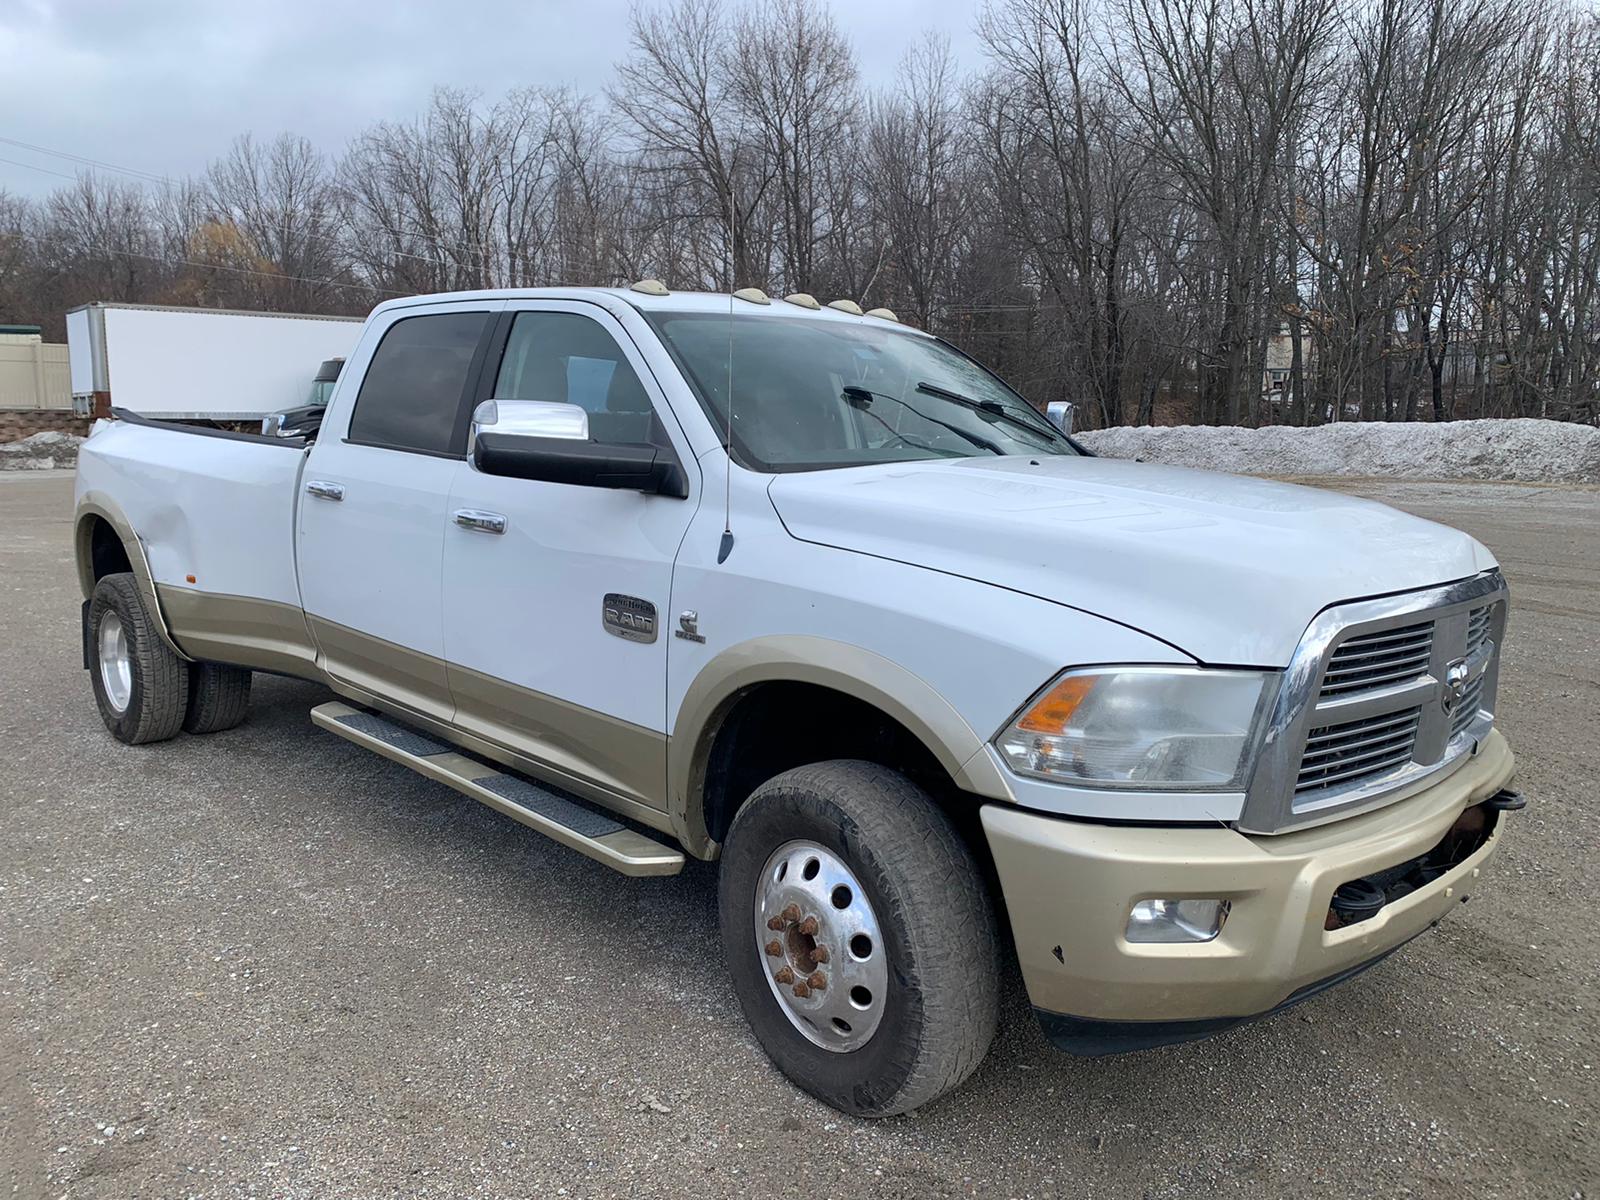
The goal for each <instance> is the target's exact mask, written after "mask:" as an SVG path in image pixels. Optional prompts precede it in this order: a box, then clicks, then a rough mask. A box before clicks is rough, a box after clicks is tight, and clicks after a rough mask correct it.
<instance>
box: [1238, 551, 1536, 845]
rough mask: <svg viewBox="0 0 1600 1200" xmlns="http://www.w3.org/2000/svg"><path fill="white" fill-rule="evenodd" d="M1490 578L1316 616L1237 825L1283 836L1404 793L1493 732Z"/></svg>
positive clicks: (1290, 672) (1494, 579)
mask: <svg viewBox="0 0 1600 1200" xmlns="http://www.w3.org/2000/svg"><path fill="white" fill-rule="evenodd" d="M1505 597H1506V589H1505V582H1504V580H1502V579H1501V577H1500V573H1499V572H1498V571H1487V572H1485V573H1483V574H1481V575H1477V576H1474V577H1473V578H1471V579H1464V580H1461V581H1459V582H1457V583H1450V584H1443V585H1441V586H1439V587H1436V588H1428V589H1426V590H1424V591H1418V592H1405V593H1399V594H1396V595H1392V596H1384V597H1380V598H1378V599H1375V600H1358V601H1352V602H1349V603H1346V604H1339V605H1335V606H1333V607H1331V608H1328V609H1325V610H1323V611H1322V612H1321V613H1319V614H1318V615H1317V617H1316V618H1315V619H1314V620H1313V621H1312V622H1311V625H1310V627H1309V628H1308V629H1307V630H1306V632H1305V635H1304V637H1303V638H1302V639H1301V642H1300V645H1299V647H1298V648H1297V649H1296V650H1295V653H1294V656H1293V657H1292V658H1291V660H1290V662H1289V665H1288V667H1287V668H1286V669H1285V671H1284V676H1283V683H1282V685H1281V687H1280V689H1279V694H1278V698H1277V701H1276V703H1275V707H1274V711H1273V716H1272V719H1271V721H1270V722H1269V724H1268V729H1267V733H1266V735H1265V737H1264V740H1263V747H1262V751H1261V754H1260V756H1259V759H1258V761H1257V765H1256V770H1255V773H1254V774H1253V776H1252V777H1251V781H1250V785H1249V788H1248V790H1247V793H1246V796H1245V804H1244V809H1243V812H1242V814H1241V816H1240V819H1239V827H1240V828H1242V829H1244V830H1246V831H1248V832H1251V833H1281V832H1285V831H1287V830H1291V829H1298V828H1301V827H1304V826H1306V825H1314V824H1319V823H1321V822H1323V821H1327V820H1331V819H1333V818H1335V817H1339V816H1345V815H1349V814H1353V813H1357V812H1365V811H1367V810H1368V809H1372V808H1376V807H1378V806H1380V805H1383V804H1387V803H1390V802H1391V801H1393V800H1397V799H1399V798H1401V797H1402V796H1406V795H1410V794H1411V792H1413V791H1415V790H1416V788H1417V787H1420V786H1422V785H1423V784H1424V783H1426V782H1427V781H1428V780H1430V779H1433V778H1436V777H1438V776H1440V775H1442V774H1443V773H1445V772H1447V771H1449V770H1450V769H1452V768H1453V767H1455V766H1456V765H1459V764H1460V763H1461V762H1464V761H1465V760H1466V759H1467V757H1468V756H1469V755H1470V754H1471V753H1473V752H1474V751H1475V749H1476V747H1477V746H1478V744H1479V743H1480V742H1481V740H1482V739H1483V738H1484V737H1486V736H1487V735H1488V733H1489V731H1490V729H1491V728H1492V727H1493V723H1494V716H1493V714H1494V707H1495V693H1496V690H1497V679H1498V676H1499V647H1500V643H1501V641H1502V640H1503V638H1504V635H1505V611H1506V605H1505Z"/></svg>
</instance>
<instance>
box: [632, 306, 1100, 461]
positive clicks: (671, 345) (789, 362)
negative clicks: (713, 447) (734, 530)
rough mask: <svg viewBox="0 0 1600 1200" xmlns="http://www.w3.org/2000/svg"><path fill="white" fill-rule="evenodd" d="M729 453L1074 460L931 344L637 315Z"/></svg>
mask: <svg viewBox="0 0 1600 1200" xmlns="http://www.w3.org/2000/svg"><path fill="white" fill-rule="evenodd" d="M646 315H647V319H648V320H649V321H650V324H651V325H652V326H653V327H654V328H655V330H656V333H657V334H659V335H660V337H661V340H662V341H663V342H665V343H666V345H667V349H668V350H669V351H670V352H671V353H672V355H673V357H674V358H675V359H676V360H677V363H678V365H679V366H680V367H681V368H682V369H683V372H684V374H685V375H686V376H687V377H688V380H689V383H690V385H691V386H692V387H693V388H694V389H695V392H696V393H697V394H698V396H699V398H700V403H701V406H702V407H703V408H704V409H705V410H706V413H707V415H708V416H709V417H710V418H711V420H712V423H713V424H714V425H715V426H716V427H717V430H718V432H722V431H724V430H726V429H727V427H728V348H729V343H730V340H731V343H732V347H733V396H734V402H733V437H732V441H733V456H734V460H735V461H736V462H738V463H739V464H740V465H741V466H745V467H750V468H753V469H755V470H759V471H814V470H821V469H824V468H827V467H853V466H862V465H865V464H868V463H887V462H910V461H913V460H916V459H926V458H974V457H987V456H990V455H1004V454H1027V455H1034V456H1037V455H1041V454H1076V453H1077V451H1076V450H1074V449H1073V447H1072V443H1071V442H1070V441H1068V440H1067V438H1066V437H1065V436H1064V435H1063V434H1061V433H1060V432H1059V431H1058V430H1057V429H1056V428H1055V427H1054V426H1053V425H1051V424H1050V423H1049V422H1048V421H1047V420H1045V419H1044V417H1042V416H1041V415H1040V414H1039V412H1038V411H1037V410H1036V409H1035V408H1034V407H1033V406H1032V405H1030V404H1029V403H1028V402H1027V401H1026V400H1024V399H1023V398H1022V397H1021V396H1019V395H1017V394H1016V393H1015V392H1013V391H1012V390H1011V389H1010V388H1008V387H1006V385H1005V384H1003V383H1001V382H1000V380H999V379H997V378H996V377H995V376H993V375H991V374H990V373H989V372H988V371H986V370H985V369H984V368H983V367H981V366H979V365H978V364H977V363H975V362H973V361H972V360H971V359H970V358H967V357H966V356H965V355H963V354H961V353H960V352H959V351H957V350H955V349H953V348H952V347H950V346H947V345H945V344H944V343H943V342H939V341H935V340H934V339H933V338H928V337H922V336H919V335H917V334H913V333H907V332H904V331H902V330H897V329H894V328H893V327H890V326H880V325H878V324H877V323H873V324H858V323H856V322H845V321H818V320H814V319H807V318H804V317H779V316H767V315H760V316H756V315H751V314H744V315H734V316H731V317H730V316H729V315H727V314H725V313H704V312H697V313H672V312H657V313H649V314H646Z"/></svg>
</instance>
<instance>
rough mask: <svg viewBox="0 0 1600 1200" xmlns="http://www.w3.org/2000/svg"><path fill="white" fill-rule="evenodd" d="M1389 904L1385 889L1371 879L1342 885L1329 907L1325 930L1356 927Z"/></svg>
mask: <svg viewBox="0 0 1600 1200" xmlns="http://www.w3.org/2000/svg"><path fill="white" fill-rule="evenodd" d="M1388 902H1389V898H1388V896H1386V895H1384V892H1383V889H1382V888H1380V887H1379V886H1378V885H1377V884H1375V883H1373V882H1372V881H1371V880H1370V879H1352V880H1350V881H1349V882H1348V883H1341V884H1340V885H1339V886H1338V887H1337V888H1336V889H1334V893H1333V903H1332V904H1330V905H1329V906H1328V907H1329V909H1330V912H1329V920H1328V921H1327V922H1325V923H1324V924H1323V928H1325V929H1328V928H1332V929H1337V928H1339V927H1340V926H1342V925H1354V924H1355V923H1356V922H1358V921H1365V920H1368V919H1369V918H1371V917H1375V916H1377V915H1378V910H1379V909H1380V908H1382V907H1383V906H1384V905H1385V904H1387V903H1388Z"/></svg>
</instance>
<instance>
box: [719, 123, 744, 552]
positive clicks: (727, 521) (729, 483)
mask: <svg viewBox="0 0 1600 1200" xmlns="http://www.w3.org/2000/svg"><path fill="white" fill-rule="evenodd" d="M738 161H739V156H738V151H735V152H734V164H735V166H736V167H737V165H738ZM737 177H738V175H737V172H736V171H735V172H732V173H730V176H729V180H728V242H727V246H726V247H725V248H724V251H723V255H724V258H723V261H724V263H725V264H726V279H727V284H728V420H727V430H726V436H725V438H724V441H723V445H722V449H723V457H724V458H725V459H726V460H727V461H726V463H725V465H724V467H723V470H724V471H725V472H726V473H725V474H724V475H723V477H722V544H721V545H720V546H718V547H717V565H718V566H720V565H721V564H723V563H725V562H727V561H728V555H730V554H732V553H733V290H734V289H733V181H734V180H735V179H736V178H737Z"/></svg>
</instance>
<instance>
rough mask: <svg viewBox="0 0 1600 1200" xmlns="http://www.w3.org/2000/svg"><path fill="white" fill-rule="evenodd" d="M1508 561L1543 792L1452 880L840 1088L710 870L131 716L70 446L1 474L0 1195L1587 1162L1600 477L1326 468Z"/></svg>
mask: <svg viewBox="0 0 1600 1200" xmlns="http://www.w3.org/2000/svg"><path fill="white" fill-rule="evenodd" d="M1340 486H1343V487H1346V488H1348V489H1350V490H1353V491H1359V492H1362V493H1364V494H1370V495H1374V496H1377V497H1379V498H1382V499H1385V500H1388V501H1390V502H1391V503H1395V504H1398V505H1399V506H1400V507H1402V508H1406V509H1410V510H1412V511H1415V512H1419V513H1422V514H1424V515H1427V516H1432V517H1438V518H1440V519H1444V520H1449V521H1451V522H1452V523H1454V524H1458V525H1460V526H1462V527H1463V528H1465V529H1468V530H1470V531H1471V532H1473V533H1474V534H1476V535H1478V536H1479V537H1481V538H1482V539H1483V540H1484V541H1486V542H1487V543H1488V544H1489V545H1490V546H1491V547H1493V548H1494V549H1495V550H1496V551H1497V552H1498V553H1499V554H1500V555H1501V556H1502V558H1503V560H1504V562H1505V563H1506V566H1507V570H1508V573H1509V574H1510V577H1511V580H1512V585H1513V589H1514V598H1513V628H1512V636H1511V641H1510V645H1509V647H1508V650H1507V657H1506V661H1505V670H1504V673H1503V680H1504V681H1503V685H1502V686H1503V692H1504V695H1503V700H1504V709H1505V716H1504V719H1503V727H1504V728H1505V730H1506V732H1507V734H1508V736H1509V737H1510V738H1511V740H1512V743H1513V744H1514V745H1515V747H1516V748H1517V750H1518V751H1519V754H1520V758H1521V769H1520V786H1522V787H1523V788H1524V789H1526V791H1527V792H1528V793H1529V794H1530V796H1531V804H1530V807H1529V808H1528V810H1527V811H1526V812H1524V813H1522V814H1520V815H1519V816H1517V817H1515V818H1513V821H1512V825H1511V829H1510V833H1509V836H1508V837H1507V840H1506V845H1505V848H1504V850H1503V851H1502V853H1501V856H1500V858H1499V859H1498V861H1497V865H1496V869H1495V870H1494V871H1493V873H1492V875H1493V877H1492V879H1490V880H1489V881H1488V883H1487V884H1486V886H1485V887H1484V888H1483V890H1482V891H1481V892H1480V893H1479V894H1478V895H1477V896H1476V897H1475V898H1474V901H1473V903H1472V904H1471V905H1469V906H1467V907H1466V908H1464V909H1461V910H1459V911H1458V912H1457V913H1456V914H1454V915H1453V916H1452V917H1451V918H1450V919H1449V920H1447V921H1446V922H1445V923H1444V924H1443V925H1441V926H1440V927H1439V928H1438V929H1436V930H1435V931H1433V932H1432V933H1430V934H1428V935H1425V936H1424V937H1422V938H1420V939H1418V940H1417V941H1416V942H1414V943H1413V944H1412V945H1411V946H1410V947H1408V948H1407V949H1406V950H1404V951H1403V952H1401V953H1400V954H1398V955H1396V956H1395V957H1393V958H1391V959H1389V960H1388V961H1387V962H1385V963H1384V964H1382V965H1380V966H1379V967H1377V968H1375V969H1374V970H1372V971H1369V972H1368V973H1367V974H1365V975H1363V976H1361V977H1360V978H1358V979H1356V980H1354V981H1352V982H1350V983H1348V984H1346V985H1344V986H1343V987H1341V988H1339V989H1337V990H1335V991H1333V992H1331V993H1329V994H1327V995H1325V996H1323V997H1320V998H1318V999H1317V1000H1315V1001H1313V1002H1311V1003H1309V1004H1307V1005H1304V1006H1302V1007H1301V1008H1300V1009H1297V1010H1296V1011H1294V1012H1292V1013H1288V1014H1285V1015H1283V1016H1281V1017H1279V1018H1275V1019H1272V1020H1269V1021H1264V1022H1260V1023H1258V1024H1256V1025H1253V1026H1250V1027H1247V1028H1244V1029H1240V1030H1236V1031H1234V1032H1231V1033H1228V1034H1226V1035H1223V1036H1221V1037H1218V1038H1215V1039H1213V1040H1211V1041H1209V1042H1203V1043H1198V1044H1193V1045H1188V1046H1182V1047H1174V1048H1171V1049H1166V1050H1159V1051H1151V1052H1147V1053H1144V1054H1139V1055H1134V1056H1130V1057H1124V1058H1120V1059H1101V1060H1074V1059H1069V1058H1066V1057H1063V1056H1061V1055H1058V1054H1057V1053H1056V1052H1054V1051H1053V1050H1051V1049H1050V1048H1049V1046H1048V1045H1047V1044H1046V1043H1045V1042H1044V1040H1043V1038H1042V1037H1041V1036H1040V1034H1039V1033H1038V1031H1037V1029H1036V1028H1035V1026H1034V1024H1033V1022H1032V1020H1031V1018H1030V1015H1029V1013H1028V1011H1027V1008H1026V1005H1025V1002H1024V999H1023V997H1022V995H1021V993H1020V988H1019V986H1018V985H1017V984H1016V983H1015V982H1014V981H1013V982H1012V983H1011V984H1010V985H1009V987H1008V990H1007V992H1006V1002H1005V1011H1004V1013H1003V1015H1002V1027H1001V1033H1000V1037H999V1039H998V1040H997V1042H996V1045H995V1047H994V1050H993V1052H992V1053H991V1054H990V1056H989V1058H988V1060H987V1061H986V1063H985V1064H984V1065H983V1067H982V1068H981V1069H980V1070H979V1072H978V1074H977V1075H976V1076H975V1077H974V1078H973V1079H972V1080H971V1081H970V1082H969V1083H968V1084H967V1086H966V1087H965V1088H963V1089H962V1090H960V1091H959V1092H957V1093H956V1094H955V1095H953V1096H951V1097H949V1098H947V1099H945V1100H943V1101H941V1102H939V1103H937V1104H935V1105H932V1106H930V1107H928V1108H926V1109H923V1110H922V1111H921V1112H919V1113H916V1114H913V1115H911V1116H907V1117H901V1118H895V1119H892V1120H888V1121H882V1122H877V1123H866V1122H858V1121H854V1120H851V1119H849V1118H845V1117H842V1116H840V1115H839V1114H837V1113H835V1112H833V1111H831V1110H829V1109H826V1108H824V1107H822V1106H820V1105H818V1104H816V1103H815V1102H813V1101H811V1100H810V1099H809V1098H807V1097H806V1096H804V1095H802V1094H801V1093H799V1092H797V1091H795V1090H794V1089H793V1088H791V1087H790V1086H789V1085H788V1084H787V1082H786V1081H785V1080H784V1079H783V1078H782V1077H781V1076H780V1075H778V1073H777V1072H776V1071H775V1070H774V1069H773V1068H772V1067H770V1066H769V1065H768V1064H767V1061H766V1059H765V1058H764V1056H763V1055H762V1053H761V1051H760V1049H759V1048H758V1047H757V1046H756V1044H755V1042H754V1040H753V1039H752V1038H751V1036H750V1033H749V1031H748V1030H747V1029H746V1027H745V1024H744V1022H743V1019H742V1018H741V1016H740V1014H739V1011H738V1007H737V1005H736V1003H735V1001H734V997H733V995H732V993H731V992H730V990H729V985H728V983H727V981H726V978H725V976H724V973H723V967H722V962H721V955H720V952H719V950H718V948H717V945H716V936H715V915H714V894H715V876H714V873H713V872H712V871H711V870H709V869H707V868H704V867H694V868H691V870H690V871H688V872H687V873H686V874H684V875H683V876H680V877H678V878H676V879H669V880H659V881H631V880H627V879H624V878H622V877H620V876H617V875H614V874H612V873H610V872H608V871H607V870H606V869H605V868H603V867H600V866H598V865H597V864H595V863H592V862H589V861H588V860H586V859H584V858H581V857H579V856H578V855H576V854H572V853H570V852H567V851H565V850H563V849H561V848H560V847H558V846H556V845H555V844H553V843H551V842H547V841H545V840H543V839H541V838H539V837H538V836H537V835H535V834H533V833H532V832H530V831H529V830H526V829H524V828H523V827H521V826H519V825H516V824H514V823H513V822H511V821H509V820H506V819H503V818H501V817H499V816H496V815H495V814H493V813H492V812H490V811H489V810H487V809H484V808H481V807H479V806H478V805H475V804H473V803H472V802H470V801H467V800H465V799H462V798H460V797H458V796H457V795H456V794H455V793H454V792H451V791H449V790H447V789H446V788H444V787H442V786H439V785H435V784H431V783H429V782H426V781H424V780H421V779H419V778H418V777H416V776H414V775H412V774H410V773H409V772H407V771H406V770H404V769H403V768H401V767H399V766H396V765H394V764H391V763H388V762H386V761H385V760H383V759H381V758H378V757H377V756H375V755H369V754H366V753H364V752H362V751H361V750H359V749H357V748H356V747H354V746H351V745H350V744H348V743H346V742H343V741H341V740H339V739H337V738H334V737H333V736H331V735H328V734H326V733H323V732H321V731H319V730H317V729H315V728H314V727H313V726H312V725H311V723H310V721H309V719H308V717H307V711H308V710H309V709H310V708H311V707H312V706H313V705H314V704H316V703H319V702H320V701H321V700H323V699H325V698H327V696H326V693H324V692H323V691H321V690H320V689H318V688H316V687H314V686H311V685H308V684H302V683H296V682H292V681H288V680H283V679H277V678H270V677H263V676H258V677H257V680H258V683H257V690H256V698H255V704H254V707H253V710H252V715H251V719H250V720H249V722H248V723H247V724H245V725H244V726H242V727H241V728H239V729H237V730H234V731H231V732H228V733H223V734H217V735H214V736H212V737H209V738H197V737H184V738H181V739H180V740H178V741H176V742H172V743H168V744H166V745H162V746H153V747H148V748H143V749H130V748H127V747H123V746H120V745H117V744H116V743H114V742H113V741H112V740H111V738H110V737H109V736H108V735H107V734H106V733H105V732H104V730H103V729H102V727H101V725H100V722H99V719H98V717H97V716H96V714H95V710H94V704H93V701H92V699H91V697H90V691H89V685H88V682H87V680H86V679H85V677H84V675H83V672H82V671H81V670H80V669H79V650H78V637H77V605H78V595H77V589H76V586H75V583H74V579H73V572H72V566H71V549H70V544H69V503H70V488H71V480H70V477H68V476H66V475H64V474H62V473H57V472H47V473H29V474H26V475H14V476H9V477H5V478H0V581H3V586H4V588H5V591H6V592H7V596H6V602H5V604H4V606H3V608H0V647H3V648H0V696H3V697H4V700H5V703H4V706H3V709H0V739H3V744H4V745H5V746H6V747H7V750H8V753H9V761H10V764H11V766H10V769H9V770H8V771H7V772H6V774H5V776H4V779H3V781H0V823H3V828H4V830H5V834H4V836H3V837H0V1196H5V1195H14V1196H23V1197H33V1196H48V1197H58V1196H65V1197H102V1196H103V1197H136V1196H137V1197H176V1196H206V1197H231V1196H250V1195H255V1196H278V1197H318V1198H321V1197H347V1196H348V1197H376V1196H436V1197H466V1196H535V1195H537V1196H549V1195H561V1194H566V1195H573V1196H579V1195H606V1196H623V1195H626V1196H653V1195H694V1196H696V1197H721V1196H727V1197H744V1196H752V1195H760V1196H781V1195H803V1196H806V1197H826V1196H859V1195H868V1194H870V1195H883V1196H906V1197H918V1198H919V1200H920V1198H925V1197H930V1196H945V1195H999V1196H1024V1195H1054V1194H1068V1195H1073V1196H1108V1197H1109V1196H1116V1197H1125V1196H1147V1197H1148V1196H1162V1197H1166V1196H1175V1197H1176V1196H1191V1197H1210V1196H1216V1195H1252V1196H1255V1195H1262V1194H1267V1195H1286V1196H1305V1197H1311V1196H1315V1197H1331V1196H1372V1195H1384V1196H1401V1195H1408V1196H1413V1195H1424V1196H1452V1197H1453V1196H1548V1197H1562V1198H1570V1197H1573V1196H1580V1195H1589V1196H1591V1197H1593V1196H1597V1195H1600V1138H1597V1128H1600V1099H1597V1093H1600V1036H1597V1035H1600V1021H1597V1016H1596V1014H1597V1011H1600V988H1597V982H1600V981H1597V963H1600V937H1597V934H1596V930H1595V927H1594V925H1592V924H1591V923H1590V922H1589V921H1588V920H1587V914H1589V913H1591V912H1592V911H1593V910H1594V896H1595V894H1596V891H1597V890H1600V870H1597V868H1596V865H1595V853H1594V851H1595V847H1596V846H1597V845H1600V818H1597V811H1596V810H1597V805H1596V799H1597V797H1596V794H1595V778H1596V769H1595V767H1596V762H1595V754H1596V752H1595V750H1594V745H1595V739H1594V716H1593V714H1594V712H1595V710H1596V708H1597V707H1600V668H1597V663H1600V618H1597V616H1596V612H1595V599H1594V597H1595V594H1596V588H1597V587H1600V537H1596V535H1595V534H1596V530H1597V529H1600V490H1592V489H1590V490H1586V489H1577V488H1570V489H1554V488H1534V487H1522V486H1481V485H1438V484H1398V483H1388V484H1386V483H1376V482H1360V483H1351V482H1349V481H1346V482H1344V483H1343V484H1341V485H1340Z"/></svg>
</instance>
